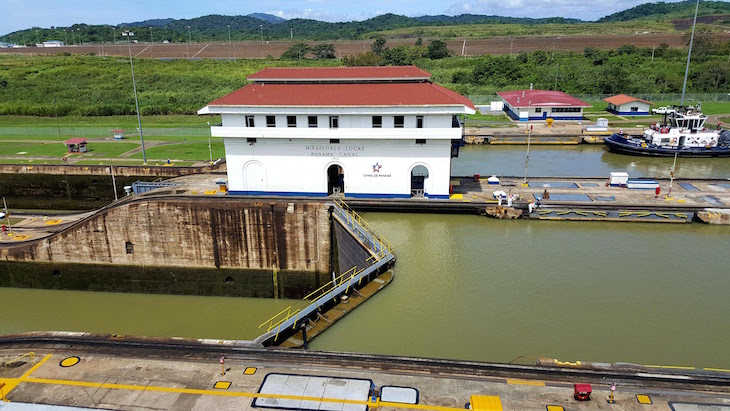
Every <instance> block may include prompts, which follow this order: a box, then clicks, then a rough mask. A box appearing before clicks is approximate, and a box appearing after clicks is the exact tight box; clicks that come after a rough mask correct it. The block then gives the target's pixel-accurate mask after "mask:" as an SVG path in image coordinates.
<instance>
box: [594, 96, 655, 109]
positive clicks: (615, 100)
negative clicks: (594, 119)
mask: <svg viewBox="0 0 730 411" xmlns="http://www.w3.org/2000/svg"><path fill="white" fill-rule="evenodd" d="M603 101H605V102H607V103H611V104H613V105H614V106H620V105H622V104H626V103H631V102H632V101H641V102H642V103H646V104H649V105H652V104H654V103H652V102H651V101H646V100H642V99H640V98H636V97H631V96H627V95H626V94H617V95H615V96H611V97H607V98H604V99H603Z"/></svg>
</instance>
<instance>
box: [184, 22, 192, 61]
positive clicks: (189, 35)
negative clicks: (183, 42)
mask: <svg viewBox="0 0 730 411" xmlns="http://www.w3.org/2000/svg"><path fill="white" fill-rule="evenodd" d="M192 41H193V37H192V35H191V34H190V26H188V45H187V47H185V54H187V55H188V59H189V58H190V42H192Z"/></svg>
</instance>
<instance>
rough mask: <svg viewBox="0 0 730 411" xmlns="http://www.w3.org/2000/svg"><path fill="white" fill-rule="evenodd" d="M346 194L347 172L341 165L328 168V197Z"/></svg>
mask: <svg viewBox="0 0 730 411" xmlns="http://www.w3.org/2000/svg"><path fill="white" fill-rule="evenodd" d="M344 194H345V170H344V169H343V168H342V167H341V166H340V165H339V164H332V165H331V166H329V167H327V195H329V196H331V195H335V196H338V195H344Z"/></svg>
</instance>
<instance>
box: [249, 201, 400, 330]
mask: <svg viewBox="0 0 730 411" xmlns="http://www.w3.org/2000/svg"><path fill="white" fill-rule="evenodd" d="M333 213H334V214H335V215H336V216H337V217H338V218H339V220H340V221H341V222H342V223H343V224H345V225H347V227H348V228H350V229H351V231H352V232H353V233H354V234H355V235H357V236H358V237H359V238H360V239H361V240H362V241H364V242H365V243H366V244H367V245H369V246H370V247H371V251H372V255H371V256H370V257H368V258H367V260H366V263H367V264H368V265H367V266H366V267H364V268H360V269H358V267H357V266H354V267H351V268H350V269H349V270H347V271H345V272H344V273H342V274H340V275H339V276H337V277H335V278H334V279H333V280H332V281H330V282H328V283H326V284H325V285H323V286H321V287H319V288H318V289H316V290H314V291H312V292H311V293H309V294H308V295H307V296H305V297H304V298H303V299H302V301H303V302H305V303H306V304H307V305H306V306H305V307H303V308H301V307H300V308H296V309H295V308H293V307H292V306H289V307H286V308H284V309H283V310H281V311H280V312H279V313H277V314H276V315H274V316H273V317H271V318H269V319H268V320H266V321H264V322H263V323H261V325H259V328H263V327H264V326H266V332H267V333H268V332H271V331H272V330H276V335H275V338H274V339H275V340H276V339H277V338H278V337H279V333H280V332H281V330H286V328H287V327H289V326H291V327H292V330H295V329H296V326H297V324H298V321H299V320H300V319H301V318H303V317H305V316H306V315H308V314H310V313H311V312H313V311H315V310H317V311H319V310H320V308H321V306H322V305H323V304H324V303H326V302H327V301H329V300H330V299H331V300H332V302H336V301H337V297H338V296H339V295H340V294H343V293H344V294H346V293H348V292H349V291H350V289H351V288H352V287H354V286H355V285H360V284H361V283H362V281H363V279H364V278H365V277H367V276H368V275H370V274H372V272H374V271H376V270H377V269H378V268H379V267H380V266H382V264H383V262H384V261H383V260H384V259H385V260H388V261H389V260H390V259H392V258H393V251H394V248H393V245H392V244H391V243H390V241H388V240H386V239H385V238H384V237H383V236H381V235H379V234H377V233H376V232H375V230H374V229H373V228H372V226H371V225H370V224H368V222H367V221H365V220H364V219H363V218H362V217H361V216H360V215H359V214H358V213H356V212H355V211H353V210H352V209H350V208H349V206H348V205H347V204H346V203H345V202H344V201H342V200H335V206H334V210H333ZM343 287H344V288H343Z"/></svg>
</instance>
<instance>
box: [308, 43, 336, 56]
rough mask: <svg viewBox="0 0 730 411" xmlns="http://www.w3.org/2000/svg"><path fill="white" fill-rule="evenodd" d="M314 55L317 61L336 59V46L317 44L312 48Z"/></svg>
mask: <svg viewBox="0 0 730 411" xmlns="http://www.w3.org/2000/svg"><path fill="white" fill-rule="evenodd" d="M312 54H314V58H316V59H333V58H335V45H334V44H331V43H328V44H317V45H316V46H314V47H313V48H312Z"/></svg>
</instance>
